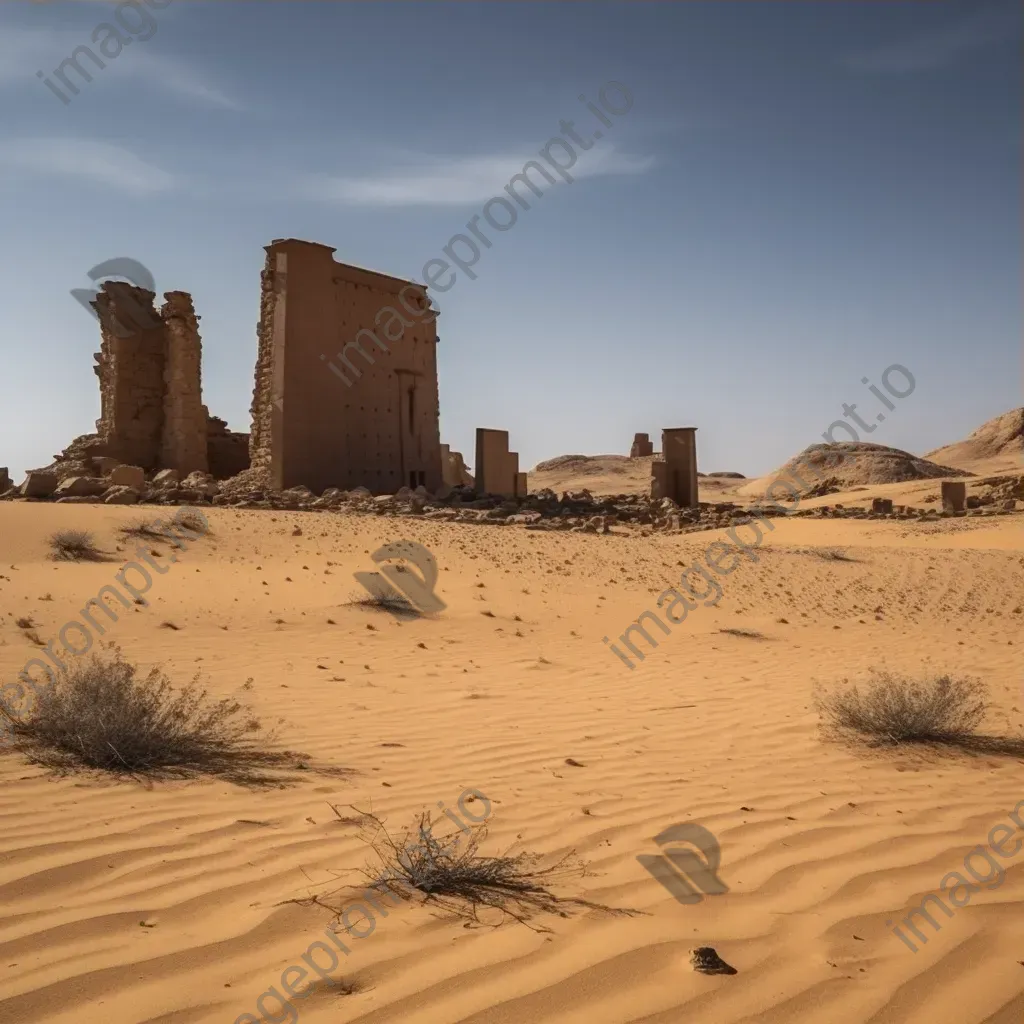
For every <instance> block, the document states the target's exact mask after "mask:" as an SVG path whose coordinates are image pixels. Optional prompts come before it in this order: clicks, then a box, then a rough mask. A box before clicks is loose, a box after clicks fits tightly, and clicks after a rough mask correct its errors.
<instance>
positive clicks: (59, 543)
mask: <svg viewBox="0 0 1024 1024" xmlns="http://www.w3.org/2000/svg"><path fill="white" fill-rule="evenodd" d="M50 558H51V559H52V560H53V561H55V562H105V561H107V558H106V556H105V555H104V554H103V552H102V551H100V549H99V548H98V547H96V542H95V541H94V540H93V536H92V534H91V533H89V532H88V530H58V531H57V532H56V533H53V534H51V535H50Z"/></svg>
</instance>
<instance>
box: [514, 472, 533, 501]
mask: <svg viewBox="0 0 1024 1024" xmlns="http://www.w3.org/2000/svg"><path fill="white" fill-rule="evenodd" d="M529 493H530V492H529V486H528V484H527V480H526V474H525V473H516V497H517V498H525V497H526V496H527V495H528V494H529Z"/></svg>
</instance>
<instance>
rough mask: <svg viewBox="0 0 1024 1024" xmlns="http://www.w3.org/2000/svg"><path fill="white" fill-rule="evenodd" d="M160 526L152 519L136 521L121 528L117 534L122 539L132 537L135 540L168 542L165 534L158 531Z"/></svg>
mask: <svg viewBox="0 0 1024 1024" xmlns="http://www.w3.org/2000/svg"><path fill="white" fill-rule="evenodd" d="M161 525H162V524H160V523H158V522H157V521H156V520H152V519H136V520H135V521H134V522H132V523H126V524H125V525H124V526H122V527H121V528H120V529H119V530H118V533H120V534H121V536H122V537H134V538H136V539H137V540H168V539H169V538H168V537H167V534H166V533H165V532H163V531H162V530H161V529H160V526H161Z"/></svg>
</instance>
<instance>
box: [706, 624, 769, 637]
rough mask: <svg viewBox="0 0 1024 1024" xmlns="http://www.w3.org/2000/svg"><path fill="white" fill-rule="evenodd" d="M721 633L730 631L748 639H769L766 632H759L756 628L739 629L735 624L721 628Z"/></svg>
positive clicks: (734, 634)
mask: <svg viewBox="0 0 1024 1024" xmlns="http://www.w3.org/2000/svg"><path fill="white" fill-rule="evenodd" d="M718 632H719V633H728V634H729V635H730V636H741V637H745V638H746V639H747V640H767V639H768V637H766V636H765V635H764V633H759V632H758V631H757V630H756V629H738V628H736V627H734V626H728V627H726V628H725V629H720V630H719V631H718Z"/></svg>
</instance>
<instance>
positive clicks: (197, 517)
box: [172, 507, 213, 540]
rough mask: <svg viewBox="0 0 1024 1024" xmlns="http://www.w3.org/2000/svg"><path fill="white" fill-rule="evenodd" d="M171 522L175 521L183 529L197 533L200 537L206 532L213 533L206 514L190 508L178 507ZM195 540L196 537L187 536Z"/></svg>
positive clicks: (206, 533) (205, 534)
mask: <svg viewBox="0 0 1024 1024" xmlns="http://www.w3.org/2000/svg"><path fill="white" fill-rule="evenodd" d="M172 522H174V523H176V524H177V525H178V526H180V527H181V528H182V529H183V530H186V531H188V532H189V533H198V534H199V536H200V537H205V536H207V535H208V534H211V533H213V528H212V527H211V526H210V523H209V520H207V518H206V516H204V515H202V514H201V513H199V512H197V511H196V510H195V509H191V508H184V507H183V508H180V509H178V514H177V515H176V516H175V517H174V519H173V520H172ZM189 539H191V540H195V539H196V538H194V537H193V538H189Z"/></svg>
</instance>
